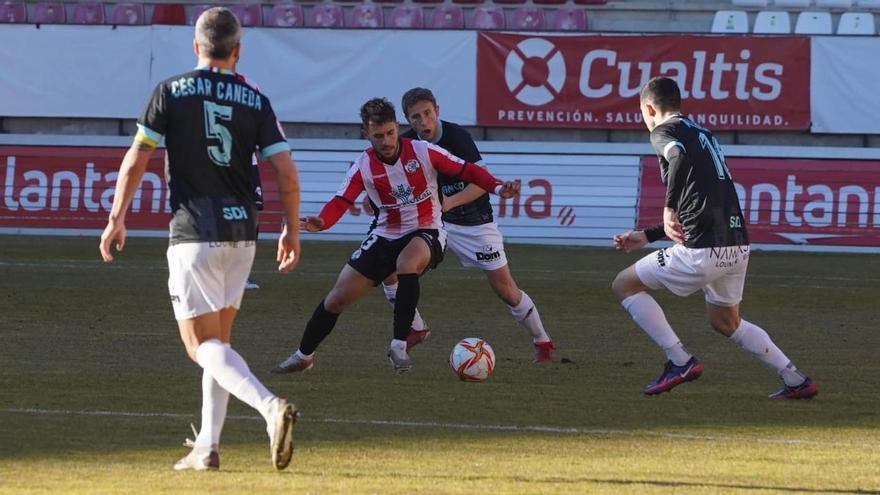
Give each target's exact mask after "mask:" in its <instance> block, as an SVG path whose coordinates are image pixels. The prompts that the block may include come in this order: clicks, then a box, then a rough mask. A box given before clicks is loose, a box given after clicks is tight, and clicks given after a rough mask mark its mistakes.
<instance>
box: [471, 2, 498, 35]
mask: <svg viewBox="0 0 880 495" xmlns="http://www.w3.org/2000/svg"><path fill="white" fill-rule="evenodd" d="M505 24H506V22H505V21H504V10H502V9H501V7H477V8H475V9H474V13H473V16H472V17H471V26H470V27H471V29H479V30H485V31H489V30H493V29H504V26H505Z"/></svg>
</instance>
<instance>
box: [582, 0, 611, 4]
mask: <svg viewBox="0 0 880 495" xmlns="http://www.w3.org/2000/svg"><path fill="white" fill-rule="evenodd" d="M574 3H576V4H578V5H605V4H606V3H608V0H574Z"/></svg>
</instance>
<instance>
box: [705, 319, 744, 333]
mask: <svg viewBox="0 0 880 495" xmlns="http://www.w3.org/2000/svg"><path fill="white" fill-rule="evenodd" d="M709 324H710V325H711V326H712V328H713V329H714V330H715V331H716V332H718V333H720V334H723V335H727V336H730V335H732V334H733V332H735V331H736V329H737V327H739V317H737V316H735V315H726V314H724V315H721V314H714V315H710V316H709Z"/></svg>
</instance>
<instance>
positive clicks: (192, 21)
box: [189, 3, 213, 26]
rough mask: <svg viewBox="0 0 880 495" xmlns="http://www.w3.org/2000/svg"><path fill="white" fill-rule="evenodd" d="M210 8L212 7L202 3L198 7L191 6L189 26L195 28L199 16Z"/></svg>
mask: <svg viewBox="0 0 880 495" xmlns="http://www.w3.org/2000/svg"><path fill="white" fill-rule="evenodd" d="M211 7H213V5H208V4H204V3H202V4H198V5H193V7H192V13H191V14H190V16H189V23H190V25H192V26H195V25H196V21H198V20H199V16H200V15H202V14H203V13H204V12H205V11H206V10H208V9H210V8H211Z"/></svg>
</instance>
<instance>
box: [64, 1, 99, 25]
mask: <svg viewBox="0 0 880 495" xmlns="http://www.w3.org/2000/svg"><path fill="white" fill-rule="evenodd" d="M70 23H71V24H104V4H103V3H100V2H80V3H75V4H73V18H72V19H71V20H70Z"/></svg>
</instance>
